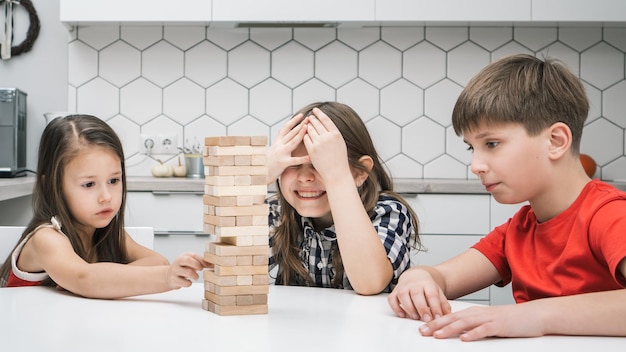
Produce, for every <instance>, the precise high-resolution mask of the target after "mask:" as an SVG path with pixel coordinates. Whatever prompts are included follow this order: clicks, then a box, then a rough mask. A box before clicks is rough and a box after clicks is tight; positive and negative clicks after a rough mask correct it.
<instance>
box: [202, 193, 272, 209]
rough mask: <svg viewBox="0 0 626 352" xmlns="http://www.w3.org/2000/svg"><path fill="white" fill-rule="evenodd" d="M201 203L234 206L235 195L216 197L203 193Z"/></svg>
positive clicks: (235, 203)
mask: <svg viewBox="0 0 626 352" xmlns="http://www.w3.org/2000/svg"><path fill="white" fill-rule="evenodd" d="M202 204H207V205H215V206H220V207H234V206H236V205H237V197H216V196H211V195H207V194H205V195H204V196H202ZM268 209H269V208H268Z"/></svg>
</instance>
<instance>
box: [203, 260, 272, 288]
mask: <svg viewBox="0 0 626 352" xmlns="http://www.w3.org/2000/svg"><path fill="white" fill-rule="evenodd" d="M213 271H214V272H215V275H217V276H233V275H235V276H240V275H263V274H267V265H234V266H222V265H217V264H216V265H215V267H214V268H213ZM250 280H252V277H250ZM250 284H252V282H251V283H250Z"/></svg>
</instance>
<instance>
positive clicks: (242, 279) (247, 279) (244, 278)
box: [237, 275, 252, 286]
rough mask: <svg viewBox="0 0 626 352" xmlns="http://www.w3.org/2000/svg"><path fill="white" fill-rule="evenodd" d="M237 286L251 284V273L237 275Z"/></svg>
mask: <svg viewBox="0 0 626 352" xmlns="http://www.w3.org/2000/svg"><path fill="white" fill-rule="evenodd" d="M237 286H252V275H237Z"/></svg>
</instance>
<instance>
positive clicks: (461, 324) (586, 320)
mask: <svg viewBox="0 0 626 352" xmlns="http://www.w3.org/2000/svg"><path fill="white" fill-rule="evenodd" d="M619 270H620V271H621V273H622V275H624V274H626V259H622V261H621V263H620V265H619ZM625 316H626V289H620V290H613V291H604V292H595V293H585V294H578V295H571V296H563V297H551V298H544V299H537V300H534V301H530V302H526V303H521V304H514V305H503V306H492V307H472V308H469V309H464V310H462V311H459V312H456V313H453V314H450V315H447V316H444V317H441V318H439V319H436V320H433V321H431V322H429V323H427V324H424V325H422V326H421V327H420V332H421V333H422V334H423V335H428V336H430V335H432V336H434V337H436V338H447V337H453V336H459V335H460V338H461V339H462V340H464V341H473V340H478V339H481V338H484V337H488V336H499V337H532V336H542V335H595V336H626V320H625V319H624V317H625Z"/></svg>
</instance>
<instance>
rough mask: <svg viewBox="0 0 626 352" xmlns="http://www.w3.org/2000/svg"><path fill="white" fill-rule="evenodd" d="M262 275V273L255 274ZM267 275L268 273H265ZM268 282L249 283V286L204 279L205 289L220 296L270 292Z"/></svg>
mask: <svg viewBox="0 0 626 352" xmlns="http://www.w3.org/2000/svg"><path fill="white" fill-rule="evenodd" d="M256 276H259V279H260V276H261V275H255V277H256ZM264 276H265V277H267V275H264ZM269 287H270V286H269V285H268V284H261V285H248V286H220V285H216V284H214V283H212V282H209V281H204V289H205V290H206V291H209V292H212V293H215V294H216V295H220V296H241V295H261V294H268V293H269V292H270V288H269Z"/></svg>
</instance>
